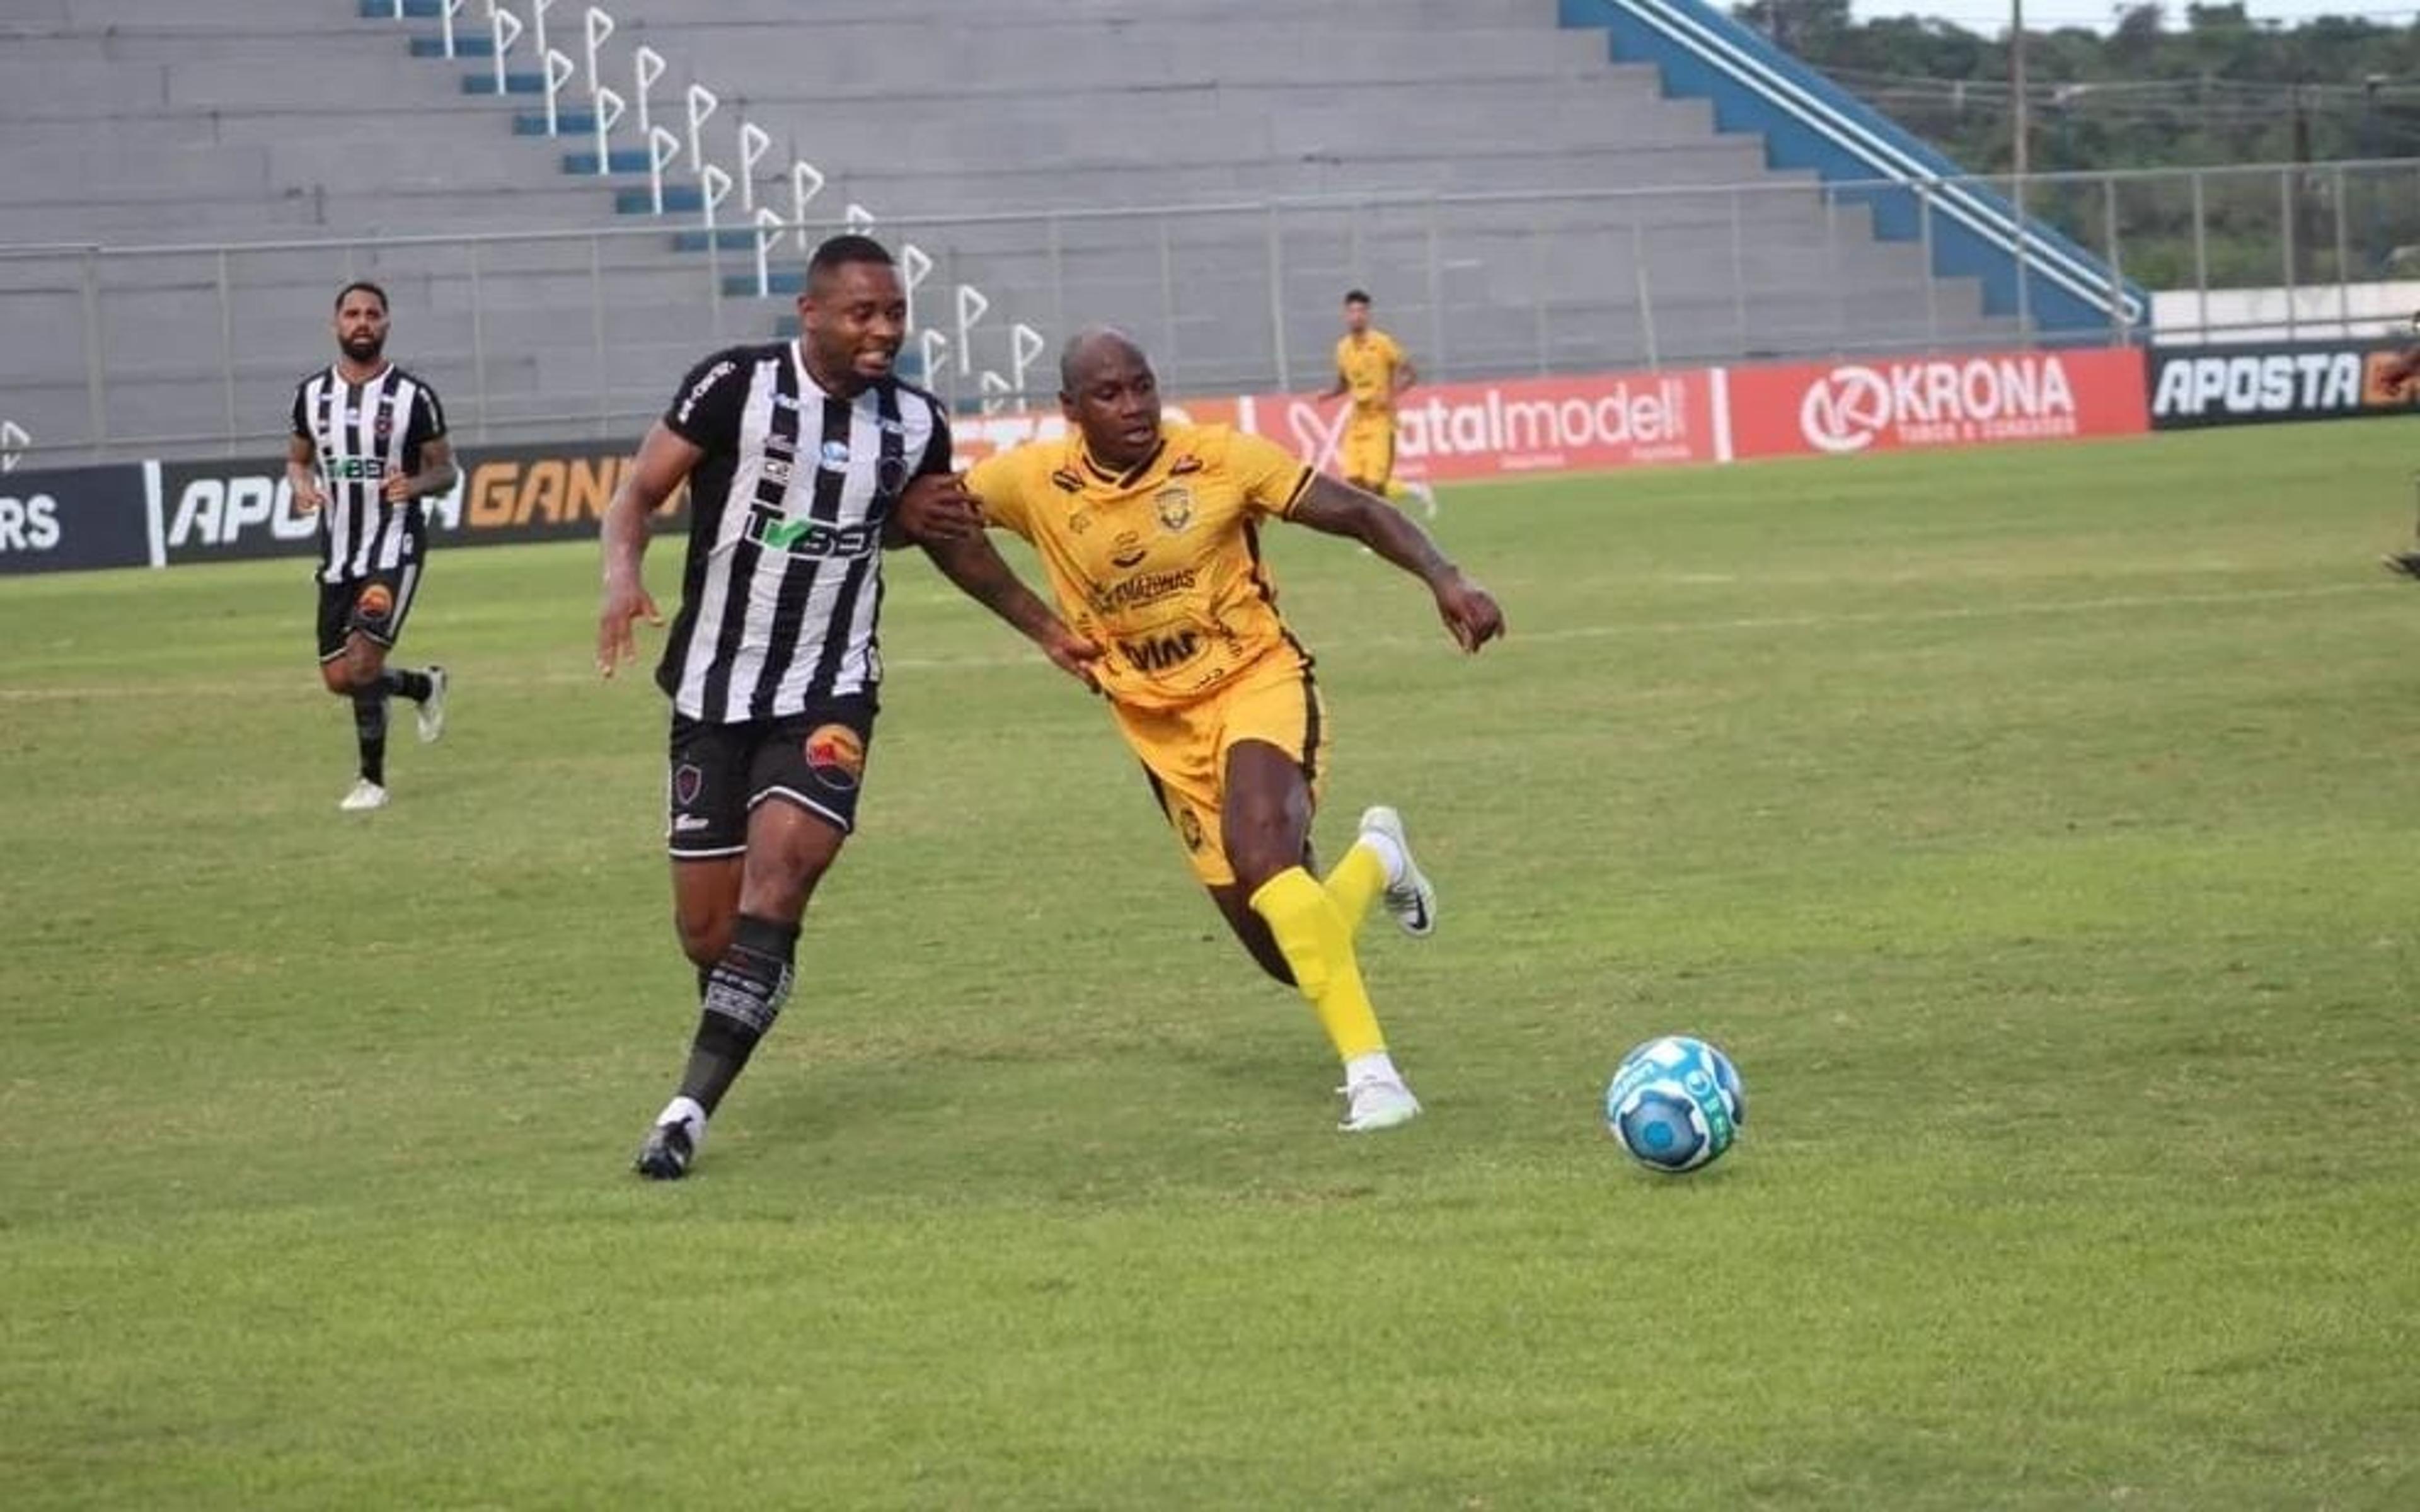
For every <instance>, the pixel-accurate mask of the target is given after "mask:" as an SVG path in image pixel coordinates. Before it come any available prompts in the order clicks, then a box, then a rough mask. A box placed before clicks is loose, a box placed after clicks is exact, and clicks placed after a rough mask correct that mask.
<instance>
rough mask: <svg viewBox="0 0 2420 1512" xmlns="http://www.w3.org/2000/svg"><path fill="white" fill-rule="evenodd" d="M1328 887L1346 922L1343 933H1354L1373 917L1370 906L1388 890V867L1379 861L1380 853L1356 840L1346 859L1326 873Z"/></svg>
mask: <svg viewBox="0 0 2420 1512" xmlns="http://www.w3.org/2000/svg"><path fill="white" fill-rule="evenodd" d="M1326 887H1327V896H1328V899H1329V901H1330V902H1332V903H1335V904H1336V912H1337V916H1338V917H1339V918H1342V919H1343V920H1344V932H1345V933H1347V934H1351V933H1356V932H1357V931H1358V930H1359V929H1360V928H1361V921H1362V920H1363V919H1365V918H1369V917H1370V904H1371V903H1373V902H1374V901H1376V899H1377V896H1378V894H1379V893H1381V892H1383V891H1385V890H1386V887H1387V865H1386V863H1385V862H1383V861H1381V860H1379V859H1378V853H1377V852H1375V851H1373V850H1372V849H1371V848H1370V847H1369V846H1367V845H1364V844H1362V843H1361V842H1360V841H1354V842H1353V848H1352V849H1351V850H1348V851H1346V852H1345V853H1344V859H1342V860H1341V861H1339V862H1337V863H1336V867H1335V870H1333V871H1331V872H1328V873H1327V883H1326Z"/></svg>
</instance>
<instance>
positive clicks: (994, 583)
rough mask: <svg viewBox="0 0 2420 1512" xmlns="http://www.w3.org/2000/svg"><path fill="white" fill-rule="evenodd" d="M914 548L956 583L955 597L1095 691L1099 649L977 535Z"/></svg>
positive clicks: (980, 535)
mask: <svg viewBox="0 0 2420 1512" xmlns="http://www.w3.org/2000/svg"><path fill="white" fill-rule="evenodd" d="M918 544H919V545H921V546H923V548H924V554H925V555H926V556H928V557H931V558H932V559H933V565H935V566H937V567H939V568H940V569H941V576H942V577H944V578H947V579H950V581H952V582H954V583H955V584H957V586H958V591H959V592H960V593H962V594H966V595H967V596H968V597H969V598H971V599H973V600H974V601H975V602H976V603H978V604H981V605H982V606H983V607H984V608H985V609H989V610H991V611H992V612H993V613H994V614H997V615H999V616H1000V617H1001V619H1003V620H1006V621H1007V622H1008V623H1009V624H1010V625H1012V626H1014V627H1015V628H1016V633H1017V634H1019V635H1021V636H1023V637H1025V638H1026V639H1027V640H1031V641H1032V642H1033V643H1034V644H1035V645H1037V646H1039V647H1041V648H1042V654H1043V655H1044V656H1047V657H1049V658H1050V664H1051V665H1052V666H1054V667H1056V668H1058V669H1059V670H1060V671H1063V672H1065V673H1066V674H1067V675H1068V676H1070V677H1073V678H1074V679H1076V680H1077V681H1078V682H1079V683H1081V684H1083V685H1084V686H1085V687H1089V688H1091V689H1092V690H1093V691H1094V692H1095V693H1097V692H1099V691H1100V690H1101V685H1100V683H1099V682H1098V681H1097V680H1095V679H1094V676H1093V666H1092V664H1093V663H1094V662H1095V661H1097V660H1099V659H1100V656H1101V648H1100V647H1098V646H1096V645H1094V644H1093V642H1091V641H1090V640H1085V639H1084V638H1083V637H1082V636H1080V635H1078V634H1077V633H1076V632H1075V631H1073V630H1071V629H1069V628H1068V627H1067V624H1066V622H1065V621H1063V620H1062V619H1061V618H1059V615H1058V613H1057V612H1056V611H1055V610H1053V609H1051V608H1050V606H1049V605H1048V604H1047V603H1044V602H1043V600H1042V597H1041V595H1040V594H1036V593H1035V592H1034V591H1033V590H1032V589H1031V588H1028V587H1027V586H1025V582H1024V579H1020V578H1018V577H1017V575H1016V568H1014V567H1012V566H1010V565H1009V564H1008V563H1007V561H1006V560H1005V559H1003V558H1002V557H1001V554H1000V551H999V549H998V548H995V547H994V546H993V545H992V544H991V542H990V541H989V540H988V539H986V538H985V536H984V535H983V534H982V533H980V532H977V533H975V534H972V535H963V536H958V537H956V538H954V539H951V540H942V541H923V542H920V543H918Z"/></svg>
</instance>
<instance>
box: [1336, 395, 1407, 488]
mask: <svg viewBox="0 0 2420 1512" xmlns="http://www.w3.org/2000/svg"><path fill="white" fill-rule="evenodd" d="M1336 455H1337V462H1338V464H1339V465H1340V466H1341V467H1342V468H1343V470H1344V481H1345V482H1347V483H1357V484H1360V485H1361V486H1364V487H1367V488H1384V487H1386V486H1387V480H1388V479H1389V478H1391V477H1393V476H1394V475H1395V417H1394V416H1393V415H1390V414H1388V412H1387V411H1385V410H1383V409H1356V410H1354V411H1353V418H1352V419H1351V420H1350V421H1347V422H1346V423H1345V426H1344V440H1342V442H1341V443H1339V445H1338V447H1337V454H1336Z"/></svg>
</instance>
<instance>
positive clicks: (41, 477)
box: [0, 462, 151, 574]
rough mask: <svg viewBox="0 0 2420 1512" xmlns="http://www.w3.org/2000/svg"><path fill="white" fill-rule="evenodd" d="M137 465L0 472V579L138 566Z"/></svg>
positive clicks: (141, 547)
mask: <svg viewBox="0 0 2420 1512" xmlns="http://www.w3.org/2000/svg"><path fill="white" fill-rule="evenodd" d="M150 560H151V555H150V551H149V549H148V548H147V543H146V540H145V536H144V514H143V464H141V463H139V462H120V463H117V464H116V465H114V466H109V467H93V468H58V469H51V470H45V471H20V472H0V574H8V573H22V572H70V571H90V570H91V569H93V568H96V567H140V566H144V565H146V564H147V563H149V562H150Z"/></svg>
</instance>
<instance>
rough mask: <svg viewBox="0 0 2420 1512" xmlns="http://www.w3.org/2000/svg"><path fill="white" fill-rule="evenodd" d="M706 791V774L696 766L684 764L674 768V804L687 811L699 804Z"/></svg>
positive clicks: (688, 763)
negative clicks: (694, 804)
mask: <svg viewBox="0 0 2420 1512" xmlns="http://www.w3.org/2000/svg"><path fill="white" fill-rule="evenodd" d="M705 791H706V773H705V772H704V771H703V770H701V769H700V768H699V767H698V766H697V765H696V764H693V763H690V762H683V763H681V764H679V765H678V766H675V767H674V768H673V802H674V803H675V805H677V806H679V807H680V808H683V809H686V808H688V807H690V805H691V804H693V803H695V802H697V796H698V795H699V794H701V793H704V792H705Z"/></svg>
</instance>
